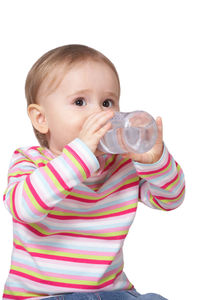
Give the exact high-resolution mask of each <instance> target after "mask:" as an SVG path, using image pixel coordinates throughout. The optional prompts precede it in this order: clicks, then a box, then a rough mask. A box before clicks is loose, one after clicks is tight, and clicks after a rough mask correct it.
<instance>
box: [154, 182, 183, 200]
mask: <svg viewBox="0 0 200 300" xmlns="http://www.w3.org/2000/svg"><path fill="white" fill-rule="evenodd" d="M184 189H185V186H184V187H183V188H182V190H181V191H180V193H179V194H178V195H176V196H174V197H166V196H165V197H161V196H155V197H156V199H158V200H169V201H170V200H176V199H177V198H178V197H179V196H180V195H181V194H182V193H183V191H184ZM172 203H174V202H172Z"/></svg>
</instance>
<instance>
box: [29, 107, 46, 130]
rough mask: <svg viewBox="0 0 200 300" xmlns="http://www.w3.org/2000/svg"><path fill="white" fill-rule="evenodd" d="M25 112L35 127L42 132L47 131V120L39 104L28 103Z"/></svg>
mask: <svg viewBox="0 0 200 300" xmlns="http://www.w3.org/2000/svg"><path fill="white" fill-rule="evenodd" d="M27 113H28V116H29V118H30V120H31V122H32V125H33V127H34V128H35V129H37V130H38V131H39V132H40V133H43V134H45V133H47V132H48V122H47V119H46V116H45V112H44V109H43V108H42V107H41V106H40V105H38V104H30V105H29V106H28V108H27Z"/></svg>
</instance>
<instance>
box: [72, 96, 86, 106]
mask: <svg viewBox="0 0 200 300" xmlns="http://www.w3.org/2000/svg"><path fill="white" fill-rule="evenodd" d="M84 102H85V99H84V98H82V97H79V98H77V99H76V100H75V101H74V103H75V104H76V105H77V106H83V105H86V102H85V104H83V103H84Z"/></svg>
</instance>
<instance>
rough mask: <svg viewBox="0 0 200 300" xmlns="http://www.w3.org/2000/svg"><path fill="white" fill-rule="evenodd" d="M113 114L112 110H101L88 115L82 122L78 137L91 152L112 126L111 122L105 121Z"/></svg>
mask: <svg viewBox="0 0 200 300" xmlns="http://www.w3.org/2000/svg"><path fill="white" fill-rule="evenodd" d="M113 116H114V112H113V111H109V112H108V111H106V112H105V111H101V112H99V113H94V114H92V115H90V116H89V117H88V118H87V119H86V121H85V122H84V124H83V127H82V129H81V131H80V134H79V136H78V138H79V139H81V140H82V141H83V142H84V143H85V144H86V145H87V146H88V147H89V148H90V150H91V151H92V152H93V153H95V151H96V149H97V145H98V144H99V141H100V139H101V138H102V137H103V136H104V134H105V133H106V132H107V131H108V130H109V129H110V128H111V127H112V124H111V122H108V123H106V122H107V121H108V120H109V119H111V118H112V117H113ZM105 123H106V124H105Z"/></svg>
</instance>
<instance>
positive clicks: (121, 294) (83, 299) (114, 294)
mask: <svg viewBox="0 0 200 300" xmlns="http://www.w3.org/2000/svg"><path fill="white" fill-rule="evenodd" d="M45 299H46V300H134V299H137V300H167V298H164V297H162V296H161V295H158V294H154V293H148V294H144V295H141V294H139V293H138V292H137V291H136V289H132V290H117V291H100V292H90V293H77V292H76V293H67V294H60V295H58V296H54V297H50V298H49V297H48V298H43V300H45Z"/></svg>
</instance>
